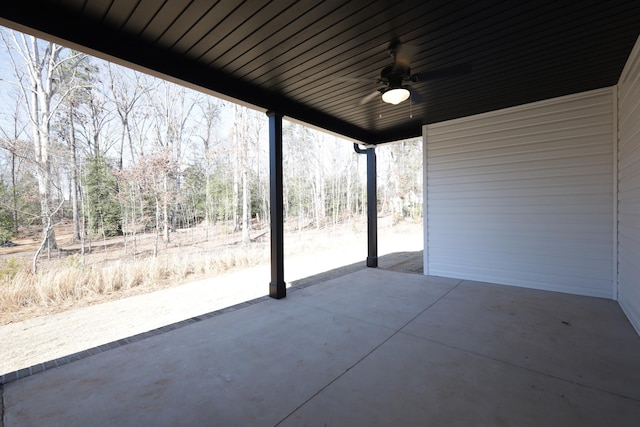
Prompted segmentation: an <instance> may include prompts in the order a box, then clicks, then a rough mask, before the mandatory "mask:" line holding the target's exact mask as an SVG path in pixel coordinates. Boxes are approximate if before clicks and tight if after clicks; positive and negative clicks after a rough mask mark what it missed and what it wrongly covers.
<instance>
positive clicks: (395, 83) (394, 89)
mask: <svg viewBox="0 0 640 427" xmlns="http://www.w3.org/2000/svg"><path fill="white" fill-rule="evenodd" d="M414 49H415V48H414V47H412V46H410V45H406V44H402V43H400V42H399V41H397V40H394V41H392V42H391V43H390V44H389V55H390V56H391V57H392V58H393V63H391V64H390V65H387V66H386V67H384V68H383V69H382V71H381V72H380V78H379V79H377V80H376V82H377V83H380V84H384V87H381V88H379V89H376V90H375V92H372V93H370V94H369V95H367V96H365V97H364V98H362V99H361V100H360V104H365V103H367V102H369V101H371V100H372V99H374V98H375V97H377V96H378V95H380V94H382V100H383V101H384V102H386V103H389V104H393V105H397V104H400V103H401V102H404V101H406V100H407V99H409V97H411V96H412V95H413V98H416V99H415V101H418V102H420V96H419V93H418V92H417V91H416V90H415V89H414V88H411V86H410V85H411V83H418V82H425V81H429V80H435V79H440V78H446V77H455V76H461V75H464V74H467V73H469V72H471V68H472V67H471V63H470V62H467V63H463V64H456V65H452V66H449V67H444V68H438V69H434V70H428V71H423V72H421V73H416V74H411V67H410V64H411V57H412V56H413V51H414Z"/></svg>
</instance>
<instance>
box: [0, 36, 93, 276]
mask: <svg viewBox="0 0 640 427" xmlns="http://www.w3.org/2000/svg"><path fill="white" fill-rule="evenodd" d="M2 38H3V41H4V43H5V45H6V46H7V52H8V53H9V57H10V60H11V64H12V66H13V71H14V73H15V76H16V78H17V80H18V83H19V89H20V92H21V96H22V98H23V100H24V105H25V106H27V115H28V117H29V120H30V122H31V128H32V138H33V148H34V153H35V158H34V162H35V169H36V177H37V181H38V192H39V195H40V208H41V209H40V210H41V221H42V227H43V232H42V235H43V237H42V241H43V245H42V247H43V248H44V247H46V248H47V249H48V250H50V249H54V248H57V242H56V238H55V233H54V230H53V221H52V215H53V214H54V213H55V212H56V211H57V208H56V207H54V205H53V202H54V200H53V193H52V187H53V183H52V167H51V154H50V150H51V143H52V141H51V123H52V120H53V116H54V114H55V111H56V109H57V108H58V106H59V105H60V102H61V101H62V100H63V99H64V97H65V96H66V95H68V93H70V92H71V91H73V90H74V88H68V87H67V88H66V89H64V85H62V82H63V81H64V80H65V79H67V78H69V75H68V74H66V73H74V72H75V70H76V67H73V66H68V64H70V63H73V62H75V63H77V62H78V61H80V60H81V59H82V58H83V57H84V55H83V54H81V53H79V52H75V53H68V54H67V55H64V54H63V53H64V52H65V48H63V47H62V46H60V45H57V44H55V43H52V42H45V41H42V40H39V39H36V38H35V37H32V36H28V35H25V34H21V33H17V32H13V31H12V32H10V33H9V34H8V35H7V34H6V33H4V32H3V33H2ZM66 52H69V51H68V50H66ZM16 54H17V56H18V57H17V56H16ZM61 91H62V93H60V92H61ZM34 264H35V261H34Z"/></svg>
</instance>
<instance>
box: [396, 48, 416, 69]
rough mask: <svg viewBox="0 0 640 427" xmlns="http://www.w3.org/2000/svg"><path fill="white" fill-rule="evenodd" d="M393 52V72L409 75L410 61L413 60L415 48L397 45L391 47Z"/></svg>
mask: <svg viewBox="0 0 640 427" xmlns="http://www.w3.org/2000/svg"><path fill="white" fill-rule="evenodd" d="M393 49H394V50H395V62H394V63H393V71H394V72H396V73H398V72H406V73H407V74H409V68H410V67H411V59H412V58H413V56H414V54H415V52H416V48H415V46H412V45H409V44H402V43H398V44H397V45H395V46H394V47H393Z"/></svg>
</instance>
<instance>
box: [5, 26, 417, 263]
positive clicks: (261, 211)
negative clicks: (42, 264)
mask: <svg viewBox="0 0 640 427" xmlns="http://www.w3.org/2000/svg"><path fill="white" fill-rule="evenodd" d="M1 36H2V42H3V46H2V51H1V52H0V57H1V62H0V64H2V71H3V73H4V76H6V77H4V78H3V79H2V80H3V81H1V82H0V84H1V89H2V92H1V94H0V95H1V96H2V97H3V101H4V102H3V106H4V109H3V111H2V112H1V113H2V114H1V116H0V147H1V149H0V242H3V244H4V245H9V244H11V243H10V242H11V239H12V238H13V237H14V236H17V235H18V234H19V233H25V232H27V231H28V230H33V229H35V228H37V229H39V230H40V236H39V242H40V243H41V244H40V246H39V249H38V251H37V252H36V253H35V254H34V257H33V263H32V271H33V272H35V271H36V270H37V268H38V256H39V255H40V256H41V255H42V254H45V253H51V251H52V250H55V249H56V247H57V242H56V235H55V232H54V229H55V226H56V224H61V223H67V222H68V223H69V224H71V226H72V232H73V241H75V242H78V243H79V244H80V247H81V250H80V253H81V254H84V253H85V252H86V250H87V248H88V246H89V244H90V242H91V240H96V239H106V238H108V237H109V236H117V235H124V236H126V238H125V252H126V253H127V254H130V255H132V256H135V255H136V254H137V242H138V238H139V237H138V236H140V235H141V234H143V233H154V236H155V242H154V245H153V255H154V256H157V255H158V252H159V251H161V250H162V249H163V248H166V247H167V245H168V244H169V243H170V242H171V239H172V233H174V232H176V230H179V229H185V228H187V229H188V228H194V227H200V228H204V230H205V232H206V235H207V238H209V234H210V230H211V233H213V226H214V225H215V224H220V223H224V224H227V225H228V226H227V227H226V228H224V230H225V232H228V233H234V232H238V233H240V232H241V235H242V241H243V242H244V243H245V244H250V241H251V238H252V234H251V230H252V227H254V228H259V227H260V226H261V225H263V224H264V223H265V222H268V219H269V218H268V217H269V206H268V205H269V197H268V188H269V182H268V179H269V170H268V141H267V129H266V126H267V118H266V115H264V114H263V113H260V112H257V111H254V110H251V109H248V108H245V107H242V106H239V105H235V104H232V103H229V102H226V101H222V100H220V99H217V98H214V97H212V96H209V95H206V94H203V93H200V92H196V91H193V90H190V89H187V88H185V87H183V86H179V85H176V84H173V83H170V82H167V81H164V80H160V79H157V78H154V77H151V76H148V75H145V74H142V73H140V72H136V71H132V70H130V69H127V68H124V67H121V66H118V65H114V64H111V63H107V62H105V61H102V60H99V59H96V58H93V57H90V56H88V55H85V54H83V53H81V52H77V51H74V50H71V49H67V48H64V47H62V46H59V45H56V44H54V43H50V42H46V41H42V40H38V39H35V38H33V37H30V36H27V35H24V34H20V33H16V32H11V31H8V30H3V31H2V32H1ZM283 141H284V182H285V222H286V226H287V227H288V228H289V229H297V230H302V229H307V228H310V227H313V228H323V227H327V226H330V225H336V224H340V223H344V222H346V221H360V222H364V221H366V164H365V158H364V156H359V155H358V154H356V153H355V152H354V150H353V147H352V144H351V143H350V142H349V141H346V140H342V139H339V138H336V137H334V136H330V135H327V134H325V133H321V132H319V131H316V130H313V129H310V128H308V127H305V126H302V125H299V124H294V123H290V122H285V126H284V138H283ZM421 153H422V147H421V143H420V142H419V141H404V142H400V143H397V144H391V145H387V146H383V147H379V148H378V149H377V154H378V195H379V205H378V210H379V212H380V214H381V215H387V214H388V215H392V216H393V217H394V218H395V220H401V219H403V218H406V217H411V218H414V219H416V218H419V217H421V215H422V171H421V168H422V154H421ZM220 229H221V228H220V227H217V228H216V230H217V232H220Z"/></svg>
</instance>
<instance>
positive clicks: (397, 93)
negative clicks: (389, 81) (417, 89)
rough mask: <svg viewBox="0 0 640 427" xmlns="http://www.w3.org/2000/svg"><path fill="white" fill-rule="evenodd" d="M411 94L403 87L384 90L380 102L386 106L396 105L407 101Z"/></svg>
mask: <svg viewBox="0 0 640 427" xmlns="http://www.w3.org/2000/svg"><path fill="white" fill-rule="evenodd" d="M410 95H411V93H410V92H409V90H408V89H406V88H403V87H397V88H393V89H389V90H386V91H385V92H384V93H383V94H382V100H383V101H384V102H386V103H387V104H393V105H398V104H400V103H401V102H403V101H406V100H407V99H409V96H410Z"/></svg>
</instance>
